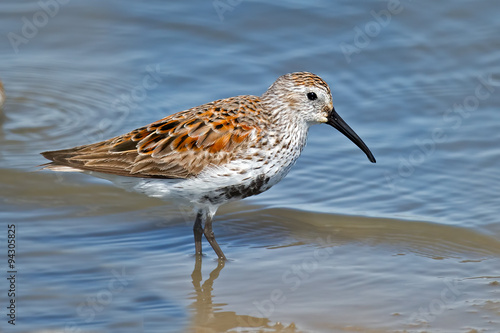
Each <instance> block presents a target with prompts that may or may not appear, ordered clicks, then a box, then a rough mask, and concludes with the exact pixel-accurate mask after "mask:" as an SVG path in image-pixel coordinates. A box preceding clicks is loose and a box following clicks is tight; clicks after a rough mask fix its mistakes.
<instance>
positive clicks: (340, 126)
mask: <svg viewBox="0 0 500 333" xmlns="http://www.w3.org/2000/svg"><path fill="white" fill-rule="evenodd" d="M326 123H327V124H328V125H331V126H333V127H335V128H336V129H337V130H338V131H339V132H340V133H342V134H344V135H345V136H347V137H348V138H349V139H350V140H351V141H352V142H354V143H355V144H356V146H358V147H359V148H360V149H361V150H362V151H364V152H365V154H366V156H367V157H368V159H369V160H370V162H372V163H376V161H375V157H373V154H372V152H371V151H370V149H368V147H367V146H366V145H365V143H364V142H363V140H361V138H360V137H359V136H358V135H357V134H356V133H355V132H354V131H353V130H352V128H350V127H349V125H347V123H346V122H345V121H344V119H342V118H340V116H339V115H338V113H337V112H336V111H335V109H333V110H332V112H330V115H329V116H328V121H327V122H326Z"/></svg>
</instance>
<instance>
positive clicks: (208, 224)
mask: <svg viewBox="0 0 500 333" xmlns="http://www.w3.org/2000/svg"><path fill="white" fill-rule="evenodd" d="M203 233H204V234H205V237H206V239H207V241H208V242H209V243H210V245H212V249H214V251H215V253H217V256H218V257H219V259H221V260H226V256H225V255H224V253H223V252H222V250H221V249H220V246H219V244H217V241H216V240H215V235H214V232H213V231H212V216H210V215H209V214H207V219H206V221H205V230H204V232H203Z"/></svg>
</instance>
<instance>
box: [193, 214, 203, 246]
mask: <svg viewBox="0 0 500 333" xmlns="http://www.w3.org/2000/svg"><path fill="white" fill-rule="evenodd" d="M202 219H203V212H202V211H201V210H200V211H199V212H198V213H197V214H196V220H195V221H194V226H193V234H194V248H195V252H196V255H201V236H202V235H203V227H202V226H201V220H202Z"/></svg>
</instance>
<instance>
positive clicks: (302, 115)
mask: <svg viewBox="0 0 500 333" xmlns="http://www.w3.org/2000/svg"><path fill="white" fill-rule="evenodd" d="M271 96H273V98H274V99H276V98H277V99H278V100H279V104H281V107H282V108H285V109H287V110H288V111H293V112H294V114H292V115H291V116H292V117H297V118H298V119H299V120H301V121H303V122H305V123H306V124H307V125H308V126H311V125H314V124H323V123H324V124H328V125H330V126H332V127H334V128H336V129H337V130H338V131H339V132H340V133H342V134H344V135H345V136H346V137H348V138H349V139H350V140H351V141H352V142H354V143H355V144H356V145H357V146H358V147H359V148H360V149H361V150H362V151H363V152H364V153H365V154H366V156H367V157H368V159H369V160H370V161H371V162H372V163H375V157H373V154H372V153H371V151H370V149H368V147H367V146H366V144H365V143H364V142H363V140H361V138H360V137H359V136H358V135H357V134H356V133H355V132H354V131H353V130H352V128H351V127H349V125H347V123H346V122H345V121H344V120H343V119H342V118H341V117H340V116H339V115H338V113H337V112H336V111H335V108H334V107H333V100H332V94H331V92H330V87H329V86H328V84H326V82H325V81H323V80H322V79H321V78H320V77H319V76H317V75H315V74H312V73H309V72H296V73H290V74H285V75H282V76H280V77H279V78H278V79H277V80H276V81H275V82H274V83H273V84H272V85H271V87H269V89H268V90H267V92H266V93H265V94H264V95H263V99H264V100H266V99H269V98H270V97H271Z"/></svg>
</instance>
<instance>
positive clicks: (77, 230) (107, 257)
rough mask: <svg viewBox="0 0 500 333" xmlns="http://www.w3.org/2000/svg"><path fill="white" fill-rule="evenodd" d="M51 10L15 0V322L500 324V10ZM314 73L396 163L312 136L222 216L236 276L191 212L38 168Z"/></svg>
mask: <svg viewBox="0 0 500 333" xmlns="http://www.w3.org/2000/svg"><path fill="white" fill-rule="evenodd" d="M40 3H41V4H40ZM40 3H39V2H36V1H21V2H20V1H4V2H2V3H1V4H0V31H1V35H2V36H3V37H2V38H1V39H0V55H1V59H2V61H1V62H0V80H2V81H3V83H4V86H5V90H6V95H7V101H6V103H5V105H4V106H3V108H2V109H1V113H0V189H1V201H0V222H1V228H2V231H0V235H3V236H0V239H1V241H0V244H1V245H0V247H1V248H3V249H4V250H0V257H2V258H3V259H2V262H3V263H2V266H1V267H2V271H3V276H5V277H6V276H8V274H7V271H8V270H9V269H8V266H7V260H8V255H7V254H8V253H7V240H8V232H7V229H8V225H10V224H15V226H16V244H17V248H16V256H17V262H16V265H17V266H16V269H17V280H16V281H17V282H16V288H17V291H18V293H17V294H16V302H17V308H16V314H17V318H16V325H15V326H14V325H11V324H9V323H8V322H7V319H8V317H7V316H6V313H7V309H6V306H8V304H9V303H8V302H9V301H10V297H9V296H8V289H9V285H8V284H7V283H6V282H5V281H6V280H4V282H3V283H0V302H1V304H2V305H1V308H2V309H4V310H1V311H0V312H1V316H0V318H1V319H0V327H2V331H7V332H10V331H13V332H48V331H51V332H52V331H53V332H129V331H130V332H160V331H161V332H165V331H167V332H199V331H213V332H258V331H266V332H267V331H269V332H345V331H354V332H404V331H406V332H422V331H429V332H476V331H477V332H497V331H498V327H500V326H499V325H500V289H499V287H498V285H499V280H500V270H499V268H498V267H500V266H499V259H500V242H499V241H498V239H499V238H500V219H499V215H500V214H499V213H500V209H499V207H500V205H499V201H498V188H499V185H500V168H499V166H500V145H499V142H500V132H499V131H498V124H499V123H500V113H499V112H498V108H499V107H500V94H499V92H500V62H499V59H500V40H499V39H498V31H500V23H499V21H498V11H497V10H496V9H497V8H498V6H497V4H496V2H494V1H478V2H471V1H455V2H453V3H445V2H441V3H438V2H432V1H392V0H391V1H383V2H375V1H370V2H361V1H354V2H353V1H349V2H348V1H344V2H335V3H333V2H330V1H320V0H317V1H309V2H307V3H305V2H299V1H283V2H279V3H274V4H269V3H268V2H264V1H247V0H243V1H229V0H216V1H191V2H178V3H165V2H160V1H148V2H146V3H140V2H132V1H121V2H118V1H107V2H105V3H102V2H98V1H84V2H83V1H79V2H77V1H62V0H60V2H56V0H46V1H43V0H42V1H41V2H40ZM43 8H45V10H44V9H43ZM303 70H305V71H311V72H314V73H316V74H318V75H320V76H321V77H322V78H323V79H324V80H325V81H326V82H328V83H329V84H330V87H331V89H332V93H333V98H334V105H335V108H336V110H337V111H338V112H339V114H340V115H341V116H342V117H343V118H344V119H345V120H346V121H347V122H348V123H349V124H350V125H351V127H352V128H353V129H354V130H355V131H356V132H357V133H358V134H359V135H360V136H361V137H362V138H363V140H364V141H365V143H366V144H367V145H368V146H369V147H370V149H371V150H372V152H373V154H374V155H375V157H376V158H377V163H376V164H371V163H370V162H369V161H368V160H367V159H366V157H365V156H364V154H363V153H362V152H361V151H360V150H359V149H358V148H357V147H356V146H354V145H353V144H352V142H350V141H349V140H348V139H346V138H345V137H343V136H342V135H341V134H340V133H337V132H336V131H335V130H333V129H332V128H330V127H328V126H320V125H318V126H316V127H313V128H312V129H311V132H310V136H309V142H308V146H307V147H306V149H305V151H304V152H303V154H302V156H301V158H300V159H299V161H298V163H297V164H296V165H295V167H294V168H293V169H292V171H291V172H290V174H289V175H288V176H287V177H286V178H285V179H284V180H283V181H282V182H281V183H280V184H278V185H276V186H275V187H273V188H272V189H271V190H269V191H267V192H265V193H263V194H261V195H259V196H256V197H252V198H248V199H245V200H244V201H242V202H238V203H233V204H229V205H226V206H223V207H221V209H220V211H219V214H218V215H217V216H216V219H215V223H214V228H215V233H216V235H217V239H218V241H219V244H221V247H222V249H223V250H224V252H225V254H226V255H227V256H228V257H229V258H230V261H229V262H228V263H226V264H225V266H224V267H222V266H218V263H217V261H216V260H215V258H216V257H215V254H214V253H213V252H212V251H211V250H210V251H209V246H208V244H204V249H205V252H206V255H205V256H204V258H203V263H202V264H201V263H200V262H197V261H196V259H195V257H194V256H193V255H192V254H193V252H194V246H193V239H192V238H193V237H192V233H191V228H192V221H193V220H194V217H193V216H192V215H190V214H189V211H188V208H187V207H178V206H176V205H174V204H171V203H165V202H162V201H159V200H156V199H151V198H147V197H143V196H141V195H138V194H133V193H128V192H125V191H123V190H121V189H118V188H115V187H114V186H112V185H111V184H110V183H107V182H105V181H103V180H100V179H96V178H92V177H90V176H87V175H80V174H57V173H50V172H45V171H43V172H40V171H38V168H37V165H40V164H42V163H44V162H45V161H44V159H43V157H41V155H39V153H40V152H41V151H44V150H54V149H60V148H68V147H73V146H76V145H81V144H86V143H91V142H96V141H99V140H103V139H106V138H109V137H112V136H114V135H119V134H122V133H125V132H127V131H129V130H132V129H134V128H136V127H139V126H142V125H145V124H147V123H149V122H152V121H155V120H157V119H160V118H162V117H164V116H166V115H168V114H172V113H174V112H177V111H181V110H184V109H187V108H190V107H193V106H196V105H200V104H203V103H206V102H209V101H212V100H215V99H219V98H225V97H230V96H234V95H239V94H254V95H260V94H262V93H263V92H264V91H265V90H266V89H267V87H268V86H269V85H270V84H271V83H272V82H273V81H274V80H275V79H276V78H277V77H278V76H280V75H282V74H285V73H288V72H294V71H303ZM145 80H152V81H148V82H154V83H155V84H153V85H148V86H147V87H146V86H145V84H144V82H145Z"/></svg>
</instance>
